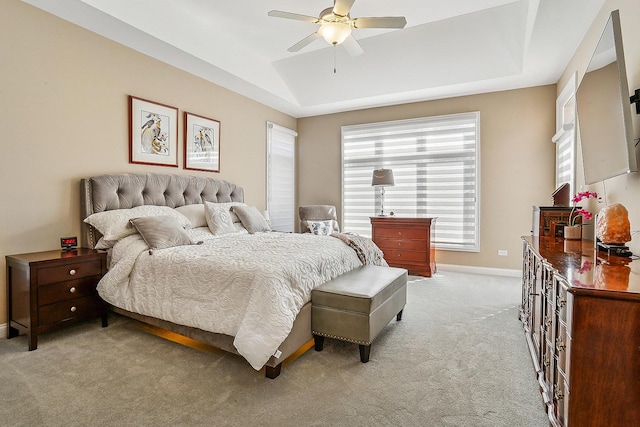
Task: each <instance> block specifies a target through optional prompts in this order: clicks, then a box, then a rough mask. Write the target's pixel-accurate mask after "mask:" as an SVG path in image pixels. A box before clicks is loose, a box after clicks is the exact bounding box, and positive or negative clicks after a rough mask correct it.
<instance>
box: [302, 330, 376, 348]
mask: <svg viewBox="0 0 640 427" xmlns="http://www.w3.org/2000/svg"><path fill="white" fill-rule="evenodd" d="M312 333H313V334H314V335H321V336H323V337H327V338H335V339H338V340H342V341H349V342H352V343H354V344H362V345H369V344H371V342H366V341H359V340H353V339H351V338H345V337H339V336H337V335H330V334H323V333H321V332H316V331H312Z"/></svg>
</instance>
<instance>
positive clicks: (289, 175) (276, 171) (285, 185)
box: [267, 123, 298, 232]
mask: <svg viewBox="0 0 640 427" xmlns="http://www.w3.org/2000/svg"><path fill="white" fill-rule="evenodd" d="M297 135H298V134H297V133H296V132H295V131H293V130H291V129H287V128H285V127H282V126H278V125H276V124H273V123H267V210H268V211H269V216H270V219H271V228H272V229H273V230H276V231H284V232H293V231H294V227H295V142H296V136H297Z"/></svg>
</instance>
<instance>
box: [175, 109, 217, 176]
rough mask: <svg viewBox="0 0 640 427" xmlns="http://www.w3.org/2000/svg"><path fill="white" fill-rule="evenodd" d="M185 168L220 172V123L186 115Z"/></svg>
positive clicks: (186, 113)
mask: <svg viewBox="0 0 640 427" xmlns="http://www.w3.org/2000/svg"><path fill="white" fill-rule="evenodd" d="M184 168H185V169H191V170H199V171H209V172H220V122H219V121H218V120H214V119H210V118H207V117H203V116H199V115H197V114H193V113H188V112H185V113H184Z"/></svg>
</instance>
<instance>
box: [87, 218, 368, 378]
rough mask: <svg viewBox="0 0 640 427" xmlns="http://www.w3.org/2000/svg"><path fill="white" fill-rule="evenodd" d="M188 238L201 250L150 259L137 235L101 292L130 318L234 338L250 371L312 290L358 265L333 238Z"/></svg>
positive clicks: (116, 259)
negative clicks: (143, 317)
mask: <svg viewBox="0 0 640 427" xmlns="http://www.w3.org/2000/svg"><path fill="white" fill-rule="evenodd" d="M189 233H190V235H191V237H192V239H193V240H194V241H197V240H204V243H203V244H201V245H192V246H178V247H174V248H167V249H162V250H156V251H154V252H153V254H150V253H149V251H148V249H147V245H146V244H145V243H144V241H143V240H142V239H141V237H140V236H139V235H138V234H135V235H133V236H129V237H126V238H124V239H122V240H120V241H119V242H118V243H117V244H116V245H115V246H114V248H113V250H112V258H111V267H110V269H109V272H108V273H107V274H106V275H105V276H104V277H103V279H102V280H101V281H100V283H99V284H98V292H99V294H100V296H101V297H102V298H103V299H104V300H105V301H107V302H109V303H110V304H112V305H114V306H116V307H120V308H123V309H125V310H128V311H132V312H136V313H140V314H144V315H147V316H153V317H156V318H160V319H164V320H168V321H171V322H174V323H178V324H182V325H186V326H191V327H196V328H200V329H203V330H206V331H210V332H218V333H223V334H227V335H232V336H234V337H235V340H234V345H235V347H236V349H237V350H238V352H239V353H240V354H241V355H242V356H243V357H244V358H246V359H247V361H249V363H250V364H251V366H253V368H254V369H260V368H261V367H262V366H263V365H264V364H265V363H266V362H267V361H268V360H269V358H270V357H271V356H272V355H273V354H274V353H275V352H276V351H277V350H278V347H279V345H280V344H281V343H282V341H284V339H285V338H286V337H287V335H288V334H289V332H290V330H291V327H292V325H293V321H294V319H295V318H296V315H297V314H298V313H299V311H300V309H301V308H302V306H303V305H304V304H305V303H306V302H308V301H309V300H310V299H311V290H312V289H313V288H314V287H316V286H318V285H319V284H321V283H323V282H326V281H327V280H330V279H332V278H334V277H336V276H338V275H340V274H342V273H345V272H346V271H349V270H352V269H353V268H355V267H357V266H359V265H361V262H360V261H359V259H358V256H357V255H356V253H355V251H354V250H353V249H351V248H350V247H349V246H347V245H346V244H345V243H343V242H342V241H341V240H340V239H336V238H334V237H330V236H315V235H311V234H291V233H257V234H253V235H250V234H234V235H224V236H213V235H212V234H211V233H209V232H208V229H206V228H198V229H193V230H189Z"/></svg>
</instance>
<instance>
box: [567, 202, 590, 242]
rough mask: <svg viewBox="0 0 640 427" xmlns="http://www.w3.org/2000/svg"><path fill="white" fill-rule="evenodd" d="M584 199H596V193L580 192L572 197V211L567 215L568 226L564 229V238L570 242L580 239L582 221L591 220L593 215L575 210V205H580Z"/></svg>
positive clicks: (584, 210)
mask: <svg viewBox="0 0 640 427" xmlns="http://www.w3.org/2000/svg"><path fill="white" fill-rule="evenodd" d="M584 199H598V193H596V192H595V191H582V192H580V193H577V194H576V195H574V196H573V198H572V199H571V201H572V202H573V209H571V213H570V214H569V225H565V227H564V238H565V239H570V240H578V239H582V226H583V225H584V221H590V220H591V219H593V214H592V213H591V212H589V211H588V210H586V209H582V208H580V209H576V203H580V202H581V201H582V200H584Z"/></svg>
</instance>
